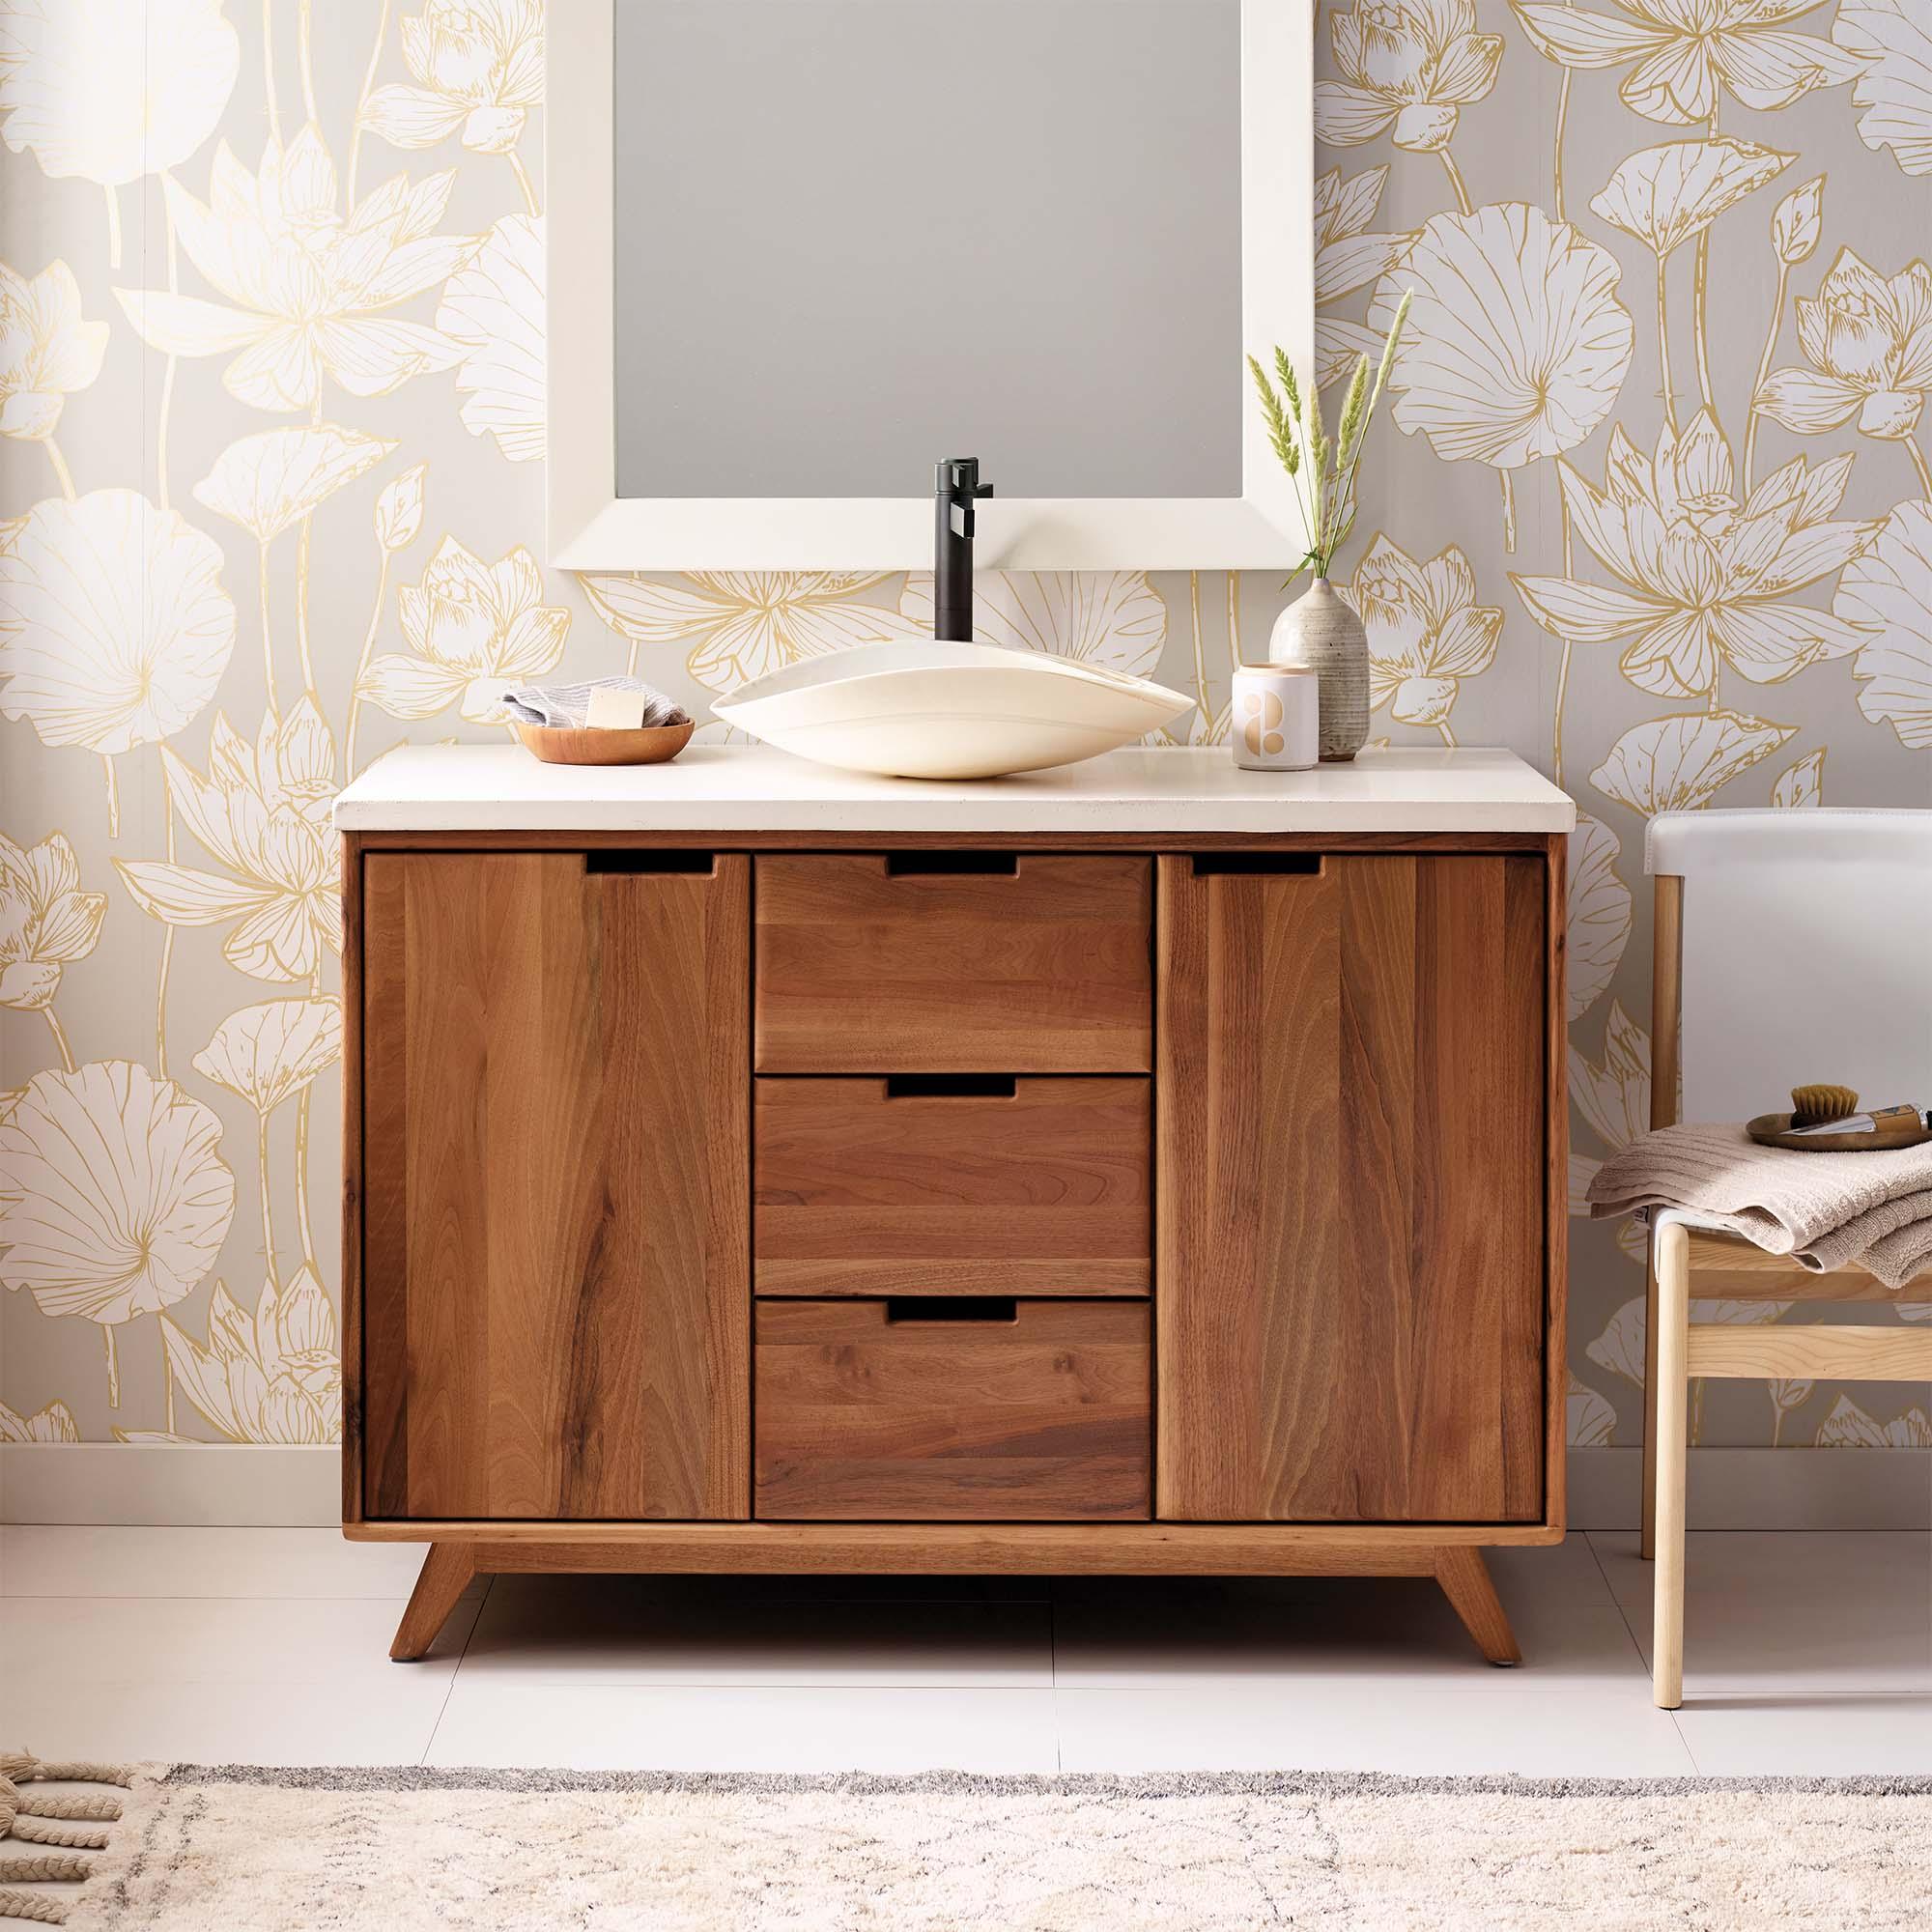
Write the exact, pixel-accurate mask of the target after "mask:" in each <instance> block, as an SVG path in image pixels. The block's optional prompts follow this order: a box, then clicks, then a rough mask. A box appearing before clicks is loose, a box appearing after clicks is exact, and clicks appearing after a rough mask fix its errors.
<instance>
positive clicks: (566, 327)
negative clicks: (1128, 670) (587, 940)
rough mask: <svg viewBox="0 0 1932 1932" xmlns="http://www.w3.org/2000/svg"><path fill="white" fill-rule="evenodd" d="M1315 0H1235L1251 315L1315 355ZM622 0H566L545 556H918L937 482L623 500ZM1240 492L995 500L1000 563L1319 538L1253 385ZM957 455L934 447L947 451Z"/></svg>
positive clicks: (1236, 368) (560, 24)
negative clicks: (1307, 532) (924, 491)
mask: <svg viewBox="0 0 1932 1932" xmlns="http://www.w3.org/2000/svg"><path fill="white" fill-rule="evenodd" d="M1309 5H1310V0H1241V263H1242V298H1241V311H1242V314H1241V326H1242V331H1243V334H1244V337H1245V346H1246V347H1247V348H1248V349H1249V350H1251V351H1252V352H1254V353H1255V354H1257V355H1260V356H1261V357H1262V359H1263V360H1264V361H1265V360H1266V359H1267V356H1268V354H1269V351H1270V350H1271V348H1272V346H1273V345H1274V344H1276V343H1279V344H1281V346H1282V347H1283V348H1284V349H1286V350H1287V351H1288V353H1289V354H1290V355H1292V356H1293V358H1294V361H1295V365H1296V367H1297V368H1299V369H1302V370H1305V371H1309V372H1311V373H1312V371H1313V369H1314V354H1315V268H1314V247H1315V234H1314V224H1315V160H1314V144H1313V134H1312V123H1313V113H1312V100H1313V86H1314V82H1313V75H1312V71H1311V68H1312V61H1311V55H1312V51H1313V36H1314V28H1313V23H1312V15H1311V14H1310V11H1309ZM615 26H616V6H615V0H565V4H560V5H556V6H553V7H552V8H551V10H550V22H549V26H548V29H547V36H546V60H547V64H548V68H549V76H548V93H547V97H546V112H545V117H544V119H545V128H546V139H545V167H546V171H547V184H548V185H547V195H548V201H549V216H548V221H549V250H548V262H547V278H548V283H549V291H550V294H549V331H548V341H549V350H548V364H549V367H548V389H549V424H550V427H549V462H548V466H547V467H548V492H549V502H548V508H549V549H550V561H551V562H552V563H553V564H554V565H555V566H557V567H558V568H560V569H564V570H661V571H690V570H797V571H805V570H851V571H872V570H923V569H929V568H930V567H931V564H932V550H933V528H932V500H931V498H930V497H619V496H618V495H617V436H616V354H615V344H616V325H615V316H616V290H615V245H616V243H615V233H616V230H615V219H614V201H615V164H614V160H613V152H614V128H613V118H614V105H613V100H612V94H611V76H612V74H613V72H614V71H615V53H614V43H615V38H616V36H615ZM1228 381H1229V383H1230V384H1239V385H1240V387H1241V391H1242V402H1241V424H1242V432H1241V474H1242V494H1241V495H1240V496H1239V497H994V498H993V499H992V500H990V501H988V502H986V503H984V504H982V505H981V506H980V512H979V530H978V539H977V541H978V556H977V561H978V562H979V564H980V567H981V568H983V569H987V570H1268V569H1275V568H1279V567H1283V566H1286V565H1289V564H1292V563H1293V561H1294V560H1295V559H1296V558H1297V557H1299V556H1300V555H1301V554H1302V552H1303V551H1304V550H1305V549H1306V548H1307V545H1306V542H1305V539H1304V538H1303V536H1302V534H1301V523H1300V517H1299V514H1298V512H1297V510H1296V508H1295V499H1294V495H1293V486H1292V485H1291V483H1290V482H1289V479H1288V478H1287V477H1286V476H1285V475H1284V474H1283V473H1282V470H1281V467H1280V465H1279V464H1278V463H1277V462H1276V460H1275V456H1274V452H1273V451H1272V450H1271V449H1270V448H1269V447H1268V442H1267V436H1266V432H1265V430H1264V427H1263V425H1262V421H1261V417H1260V414H1259V412H1258V411H1257V409H1256V407H1255V404H1254V398H1253V395H1252V392H1251V390H1250V389H1249V387H1248V376H1247V372H1246V370H1245V369H1244V368H1243V367H1241V366H1240V365H1239V362H1238V358H1231V361H1230V367H1229V370H1228ZM947 453H948V452H946V451H944V450H937V451H935V452H934V457H935V460H937V458H938V457H940V456H944V455H946V454H947Z"/></svg>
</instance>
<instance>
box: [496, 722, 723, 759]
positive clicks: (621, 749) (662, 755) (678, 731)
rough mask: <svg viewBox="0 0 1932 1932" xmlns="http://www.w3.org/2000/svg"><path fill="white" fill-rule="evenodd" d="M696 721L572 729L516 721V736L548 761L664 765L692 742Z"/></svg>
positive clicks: (534, 755) (534, 753) (532, 751)
mask: <svg viewBox="0 0 1932 1932" xmlns="http://www.w3.org/2000/svg"><path fill="white" fill-rule="evenodd" d="M696 729H697V726H696V725H652V726H651V727H650V728H649V729H648V730H643V731H609V730H603V729H599V730H595V731H593V730H589V729H584V730H581V731H580V730H575V729H572V728H571V727H570V726H568V725H518V726H517V736H518V737H519V738H521V739H522V740H523V741H524V749H525V750H526V751H527V752H528V753H530V755H531V756H532V757H536V758H541V759H542V760H543V762H544V763H545V764H547V765H663V764H668V763H669V762H670V760H671V759H672V758H674V757H676V756H677V754H678V753H680V752H681V751H683V750H684V748H685V747H686V746H687V745H688V744H690V743H691V734H692V733H693V732H694V731H695V730H696Z"/></svg>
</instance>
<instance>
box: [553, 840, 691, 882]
mask: <svg viewBox="0 0 1932 1932" xmlns="http://www.w3.org/2000/svg"><path fill="white" fill-rule="evenodd" d="M583 869H584V870H585V871H586V872H696V873H697V874H699V875H700V876H702V877H704V878H707V879H708V878H715V877H716V876H717V873H718V855H717V853H715V852H690V851H685V850H683V849H682V848H677V849H673V850H668V851H655V850H653V851H610V852H586V853H585V854H584V855H583Z"/></svg>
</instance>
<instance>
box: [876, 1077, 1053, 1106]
mask: <svg viewBox="0 0 1932 1932" xmlns="http://www.w3.org/2000/svg"><path fill="white" fill-rule="evenodd" d="M1019 1091H1020V1083H1019V1076H1018V1075H1017V1074H1014V1073H889V1074H888V1075H887V1076H886V1098H887V1099H888V1100H924V1099H938V1098H942V1097H952V1098H962V1097H967V1096H972V1097H975V1098H983V1099H988V1100H1012V1099H1016V1098H1017V1097H1018V1096H1019Z"/></svg>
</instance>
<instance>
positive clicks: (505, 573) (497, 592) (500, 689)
mask: <svg viewBox="0 0 1932 1932" xmlns="http://www.w3.org/2000/svg"><path fill="white" fill-rule="evenodd" d="M542 597H543V574H542V573H541V572H540V571H539V570H538V569H537V563H536V558H535V557H533V556H532V555H531V554H529V552H528V551H526V549H524V547H523V546H522V545H521V544H519V545H518V546H517V548H516V549H515V550H513V551H511V552H509V553H508V554H506V555H504V556H501V557H499V558H498V559H497V561H496V562H495V563H489V564H486V563H485V562H484V561H483V559H482V558H481V557H479V556H478V555H476V554H475V553H474V552H473V551H471V550H469V549H468V548H467V547H466V546H465V545H463V544H460V543H459V542H457V540H456V539H455V538H454V537H445V538H443V540H442V544H441V547H440V549H439V550H438V551H437V554H435V556H433V557H432V558H431V559H430V565H429V569H428V571H427V573H426V574H425V575H424V577H423V581H422V582H420V583H406V584H405V585H404V586H403V592H402V618H403V636H404V638H405V639H407V640H408V642H409V646H410V651H411V653H412V654H411V655H410V656H408V657H401V656H385V657H379V658H378V659H377V660H376V661H375V663H374V664H373V665H371V666H370V667H369V669H368V673H367V675H366V676H365V678H364V679H363V680H362V682H361V684H360V685H359V686H358V687H357V696H362V697H367V698H368V699H370V701H371V702H373V703H376V704H380V705H381V706H382V707H383V709H384V711H386V712H388V713H389V715H390V716H391V717H394V718H433V717H434V716H435V715H436V714H437V713H438V712H439V711H442V710H445V709H446V708H447V707H448V706H449V705H451V704H455V703H459V702H460V703H461V705H462V707H463V715H464V717H466V718H469V719H472V720H483V719H491V718H497V717H500V716H501V715H502V708H503V707H502V698H503V693H504V690H505V689H506V688H507V687H509V686H513V685H518V684H524V683H527V682H528V681H529V680H530V679H532V678H538V677H541V676H543V674H544V673H545V672H546V671H548V670H554V668H556V662H557V660H558V658H560V657H561V656H562V655H563V639H564V635H565V633H566V632H567V631H568V630H569V629H570V612H569V611H568V610H567V609H566V608H564V607H563V606H562V605H558V604H545V603H543V602H541V601H540V600H541V599H542Z"/></svg>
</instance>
